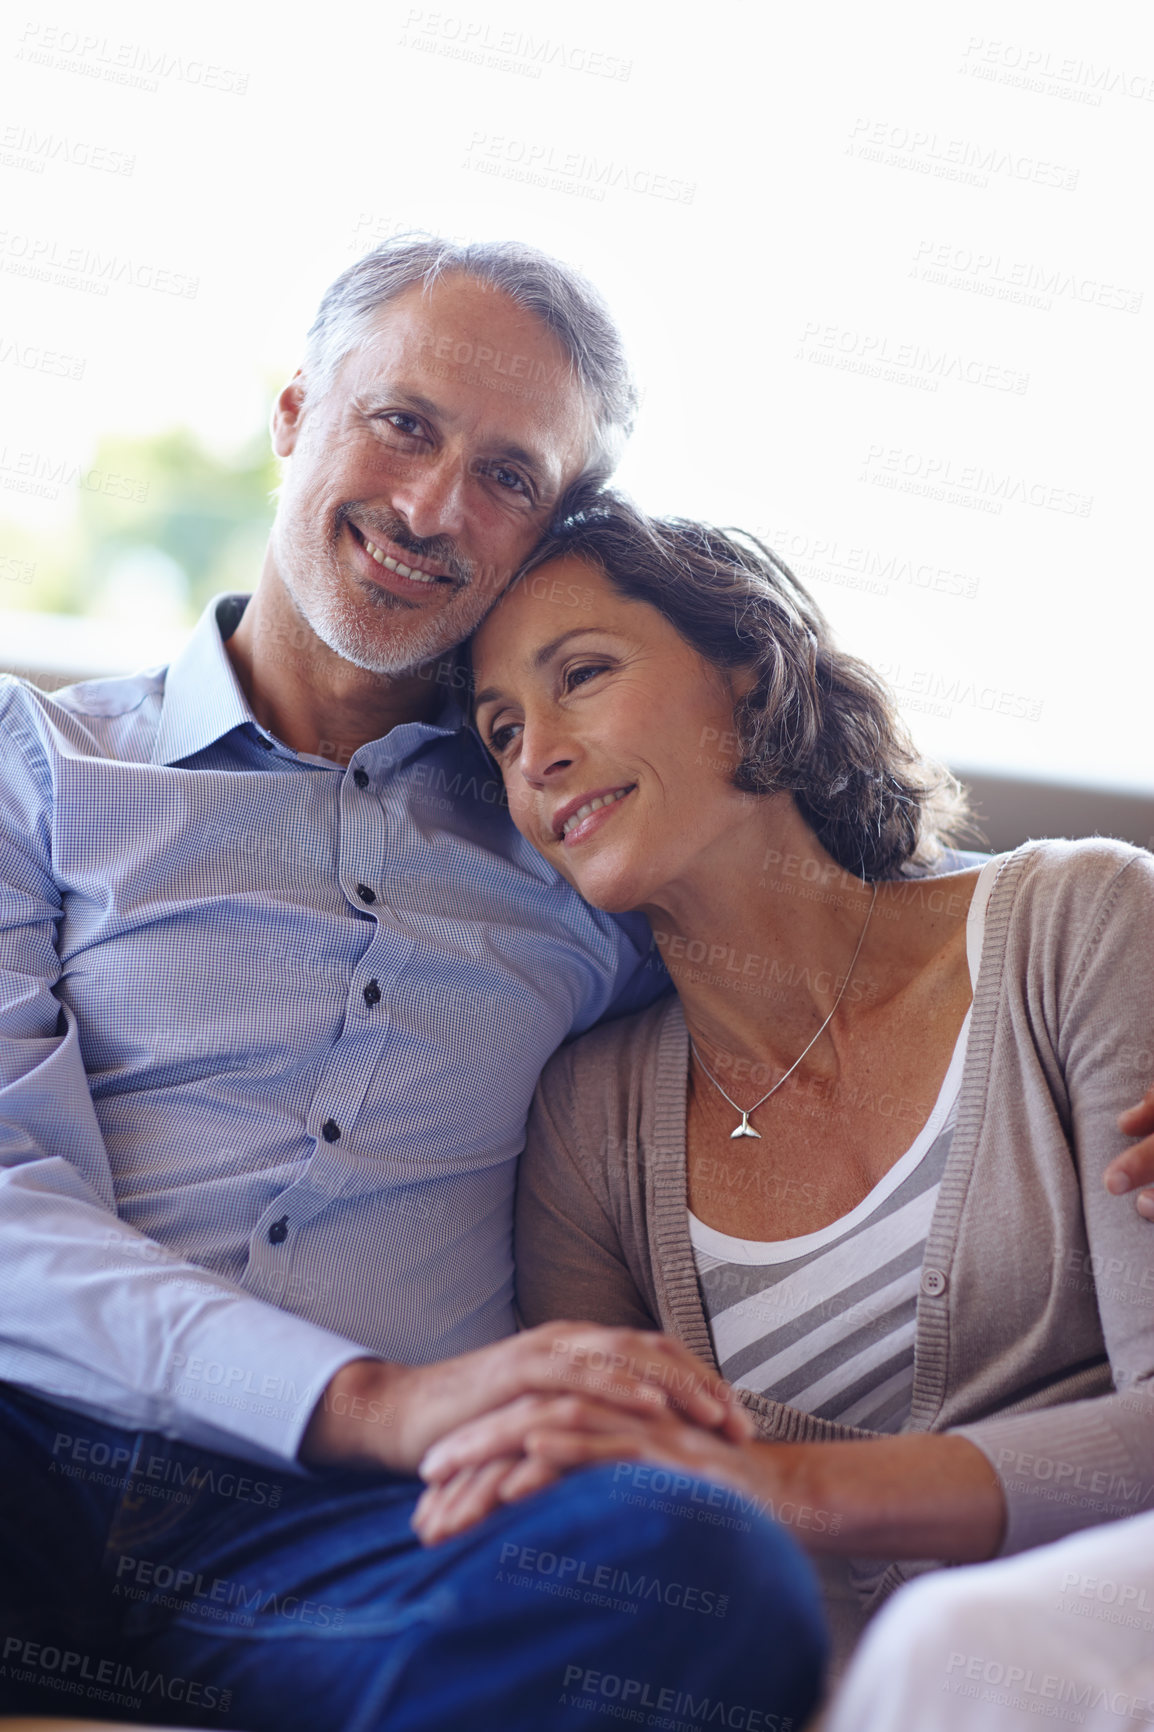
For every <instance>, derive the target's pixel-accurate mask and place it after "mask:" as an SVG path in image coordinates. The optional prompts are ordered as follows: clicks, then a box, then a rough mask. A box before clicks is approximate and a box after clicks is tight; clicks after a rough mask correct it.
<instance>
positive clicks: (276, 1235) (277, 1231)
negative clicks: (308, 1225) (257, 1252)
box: [268, 1215, 288, 1245]
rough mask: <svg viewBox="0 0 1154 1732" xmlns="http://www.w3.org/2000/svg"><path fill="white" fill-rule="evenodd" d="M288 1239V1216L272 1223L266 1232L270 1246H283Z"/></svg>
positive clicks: (283, 1216)
mask: <svg viewBox="0 0 1154 1732" xmlns="http://www.w3.org/2000/svg"><path fill="white" fill-rule="evenodd" d="M287 1238H288V1216H287V1215H282V1216H281V1218H280V1220H279V1221H274V1222H273V1224H272V1226H271V1227H270V1228H269V1230H268V1242H269V1244H270V1245H283V1244H284V1242H285V1240H286V1239H287Z"/></svg>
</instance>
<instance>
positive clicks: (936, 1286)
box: [922, 1269, 948, 1299]
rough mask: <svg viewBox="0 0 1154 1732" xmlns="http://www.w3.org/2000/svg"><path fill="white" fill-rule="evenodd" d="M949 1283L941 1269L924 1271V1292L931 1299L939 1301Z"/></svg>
mask: <svg viewBox="0 0 1154 1732" xmlns="http://www.w3.org/2000/svg"><path fill="white" fill-rule="evenodd" d="M947 1285H948V1283H947V1281H946V1277H945V1276H944V1275H943V1273H942V1271H941V1270H940V1269H923V1270H922V1292H923V1293H924V1294H925V1295H926V1297H927V1298H929V1299H939V1298H940V1297H941V1295H942V1294H943V1293H944V1292H945V1290H946V1287H947Z"/></svg>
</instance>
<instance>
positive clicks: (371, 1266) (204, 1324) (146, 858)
mask: <svg viewBox="0 0 1154 1732" xmlns="http://www.w3.org/2000/svg"><path fill="white" fill-rule="evenodd" d="M242 610H243V598H236V597H225V598H222V599H220V600H218V601H217V602H214V603H213V604H212V605H211V606H210V607H209V609H208V610H207V611H206V613H205V615H204V617H203V618H202V620H201V622H200V624H199V626H198V627H197V629H196V631H195V633H194V635H193V637H192V638H191V640H190V642H189V644H188V646H187V648H186V650H185V652H184V653H183V654H182V655H181V656H180V657H179V659H178V660H176V661H175V662H174V663H173V664H172V666H171V667H170V668H168V669H167V670H164V669H162V670H160V671H152V672H147V673H144V674H141V675H138V676H135V677H133V678H131V679H118V680H98V681H94V682H92V683H89V684H86V685H80V686H75V687H72V688H70V689H69V690H68V691H66V692H59V693H56V694H55V695H54V696H52V697H48V696H45V695H44V694H43V693H41V692H38V691H35V690H34V689H32V688H31V687H29V686H26V685H23V684H21V683H19V682H17V681H14V680H2V681H0V728H2V731H3V759H2V761H0V1378H3V1379H5V1380H7V1381H9V1382H11V1383H15V1384H18V1385H21V1386H23V1387H25V1388H28V1389H31V1390H34V1391H37V1392H39V1393H41V1394H44V1395H47V1396H49V1397H50V1398H52V1399H55V1400H58V1401H61V1402H63V1403H64V1404H66V1405H67V1406H69V1407H72V1408H75V1409H79V1410H80V1411H81V1412H84V1413H90V1414H92V1415H93V1416H95V1417H98V1418H102V1419H107V1420H109V1421H110V1422H112V1423H115V1424H118V1425H123V1426H129V1427H142V1428H149V1429H155V1430H159V1431H162V1432H166V1433H168V1434H169V1435H173V1436H181V1437H184V1438H187V1439H188V1440H190V1441H192V1442H201V1443H203V1444H205V1445H206V1446H208V1447H211V1448H215V1449H225V1450H229V1451H231V1452H232V1453H234V1454H238V1455H243V1456H247V1457H249V1458H252V1459H256V1460H272V1461H276V1462H279V1463H281V1464H282V1465H283V1464H287V1463H289V1462H291V1461H292V1460H293V1458H294V1457H295V1455H296V1451H297V1448H298V1445H299V1442H300V1436H301V1432H302V1430H303V1428H304V1425H305V1423H306V1421H307V1419H308V1416H309V1413H310V1411H311V1409H312V1407H313V1405H314V1404H315V1402H316V1400H317V1398H318V1396H319V1394H320V1392H321V1390H322V1389H323V1388H324V1385H325V1384H326V1383H327V1381H328V1380H329V1378H330V1377H331V1376H332V1375H333V1373H334V1372H335V1371H336V1370H337V1369H338V1368H339V1367H340V1366H341V1365H342V1364H344V1363H346V1362H347V1361H348V1360H349V1359H350V1358H351V1357H354V1356H355V1354H356V1353H359V1352H366V1351H367V1352H369V1353H372V1354H378V1355H381V1356H382V1357H384V1358H386V1359H394V1360H399V1361H402V1362H405V1363H409V1364H416V1363H424V1362H428V1361H431V1360H435V1359H441V1358H445V1357H448V1356H450V1355H453V1354H457V1353H462V1352H465V1351H467V1350H468V1349H470V1348H474V1347H479V1346H482V1345H483V1344H485V1343H486V1342H490V1341H494V1340H496V1339H498V1338H499V1337H500V1336H503V1335H505V1334H508V1333H509V1332H510V1331H511V1330H512V1329H513V1327H514V1316H513V1280H512V1276H513V1265H512V1244H511V1241H512V1192H513V1183H514V1176H515V1166H516V1159H517V1156H518V1154H519V1152H520V1150H521V1147H522V1144H523V1132H524V1124H525V1116H526V1112H527V1109H528V1106H529V1101H530V1099H531V1096H532V1094H533V1090H534V1087H535V1085H536V1082H537V1077H538V1073H539V1072H540V1070H541V1067H542V1066H543V1065H544V1063H545V1061H546V1060H547V1059H548V1057H549V1056H550V1054H551V1053H552V1052H553V1051H554V1049H555V1048H556V1047H557V1046H558V1045H559V1044H560V1043H561V1042H562V1041H563V1040H565V1039H567V1038H568V1037H569V1036H570V1035H573V1034H575V1033H578V1032H580V1031H582V1030H584V1029H586V1028H589V1027H590V1026H591V1025H592V1024H593V1023H594V1022H596V1021H597V1020H598V1019H599V1018H600V1017H601V1016H602V1015H603V1014H604V1013H605V1012H606V1011H613V1012H614V1013H621V1012H624V1011H626V1010H631V1009H634V1008H637V1007H638V1006H640V1005H642V1004H644V1003H646V1002H648V1001H649V1000H650V999H651V998H653V997H654V995H655V994H656V993H657V992H658V991H660V990H661V989H662V988H663V987H664V986H665V985H666V984H667V980H666V977H665V976H664V974H663V972H662V971H660V970H659V969H657V968H655V967H653V966H649V967H647V966H646V955H647V952H648V949H649V931H648V927H647V926H646V925H645V923H644V921H642V920H640V919H637V918H635V917H627V918H624V919H618V918H614V917H611V916H608V915H605V914H601V913H599V912H597V911H596V910H594V909H592V908H589V907H588V906H587V905H586V904H585V903H583V902H582V901H581V900H580V899H579V898H578V897H577V896H576V894H575V893H574V892H573V891H572V890H571V889H570V888H569V886H568V885H567V884H566V883H565V882H564V880H563V879H561V878H560V877H559V875H558V874H557V873H556V872H554V871H553V869H552V868H551V867H550V866H548V865H547V864H546V863H545V862H544V861H543V860H542V859H541V858H540V856H539V855H538V854H537V853H536V852H535V851H534V850H533V849H532V848H530V847H529V845H528V844H527V843H526V842H524V841H523V840H522V838H521V837H520V836H519V835H518V834H517V832H516V830H515V829H514V828H513V825H512V823H511V822H510V820H509V817H508V814H507V812H506V810H505V809H504V805H503V801H502V794H501V786H500V782H499V780H498V779H497V778H496V776H495V774H494V771H493V769H492V766H491V765H490V763H489V760H488V759H487V757H486V756H485V754H484V752H483V751H482V749H481V747H480V744H479V743H478V741H477V739H476V737H475V735H474V734H473V733H472V732H471V730H470V729H468V728H467V726H466V725H465V720H464V717H463V714H462V712H461V710H460V708H459V706H458V704H457V702H456V700H455V698H454V695H453V693H452V692H451V691H450V690H449V689H448V688H446V693H445V702H444V704H443V706H442V709H441V713H440V714H439V715H438V718H437V720H436V721H435V722H433V723H430V724H424V723H415V722H414V723H407V724H405V725H403V726H400V727H397V728H394V729H393V730H392V731H391V732H390V733H389V734H388V735H386V736H385V738H384V739H380V740H375V741H373V742H372V743H371V744H369V745H367V746H364V747H362V748H361V750H359V751H358V752H357V753H356V754H355V756H354V757H353V758H352V760H351V762H350V763H349V764H348V765H347V766H341V765H339V764H335V763H332V762H329V761H327V760H325V759H323V758H315V757H308V756H305V755H303V754H297V753H295V752H293V751H292V750H290V749H289V748H288V747H287V746H284V745H282V744H281V743H280V742H278V741H277V740H275V739H274V738H272V736H270V735H269V734H267V733H266V732H265V731H264V730H263V729H262V728H261V727H260V726H259V724H258V723H257V722H256V720H255V719H254V717H253V714H252V711H251V709H250V708H249V705H248V703H247V701H246V699H245V696H244V693H243V691H242V690H241V688H240V685H239V684H238V682H237V679H236V676H235V674H234V672H233V669H232V666H231V663H230V661H229V659H228V655H227V652H226V650H225V648H224V645H223V641H222V635H221V633H222V628H223V631H224V634H225V635H226V636H227V635H228V633H229V631H230V630H231V629H233V628H234V627H235V623H236V621H237V619H239V617H240V613H241V611H242Z"/></svg>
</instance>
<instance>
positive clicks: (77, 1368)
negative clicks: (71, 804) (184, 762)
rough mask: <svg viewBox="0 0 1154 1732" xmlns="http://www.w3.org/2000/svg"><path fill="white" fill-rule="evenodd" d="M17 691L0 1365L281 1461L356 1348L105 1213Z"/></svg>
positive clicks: (45, 796) (4, 836) (9, 743)
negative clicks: (64, 998)
mask: <svg viewBox="0 0 1154 1732" xmlns="http://www.w3.org/2000/svg"><path fill="white" fill-rule="evenodd" d="M19 691H20V688H19V687H18V686H9V688H8V693H7V694H6V698H5V695H4V694H3V692H2V690H0V727H2V728H3V732H4V735H5V746H6V751H5V763H4V767H3V772H2V774H0V1376H3V1377H4V1378H5V1379H6V1380H7V1381H8V1382H10V1383H14V1384H17V1385H19V1386H20V1387H22V1388H24V1389H27V1390H31V1391H32V1392H34V1393H36V1394H39V1395H42V1396H44V1397H46V1398H47V1399H49V1400H53V1401H58V1402H60V1403H62V1404H63V1405H64V1406H67V1407H69V1408H73V1409H76V1410H79V1411H81V1412H84V1413H86V1414H88V1415H89V1416H90V1417H93V1418H97V1419H100V1420H103V1421H105V1422H106V1423H108V1424H112V1425H118V1426H123V1427H127V1428H131V1429H143V1430H153V1431H159V1432H162V1433H164V1434H165V1435H167V1436H170V1437H180V1438H183V1439H185V1440H187V1441H189V1442H192V1443H198V1444H202V1445H204V1446H205V1447H207V1448H211V1449H215V1450H221V1451H225V1452H227V1453H230V1454H233V1455H239V1456H243V1457H246V1458H249V1459H252V1460H256V1461H260V1462H263V1463H272V1464H275V1465H278V1466H287V1467H289V1468H293V1467H297V1466H298V1464H297V1462H296V1459H295V1458H296V1453H297V1450H298V1448H299V1445H300V1439H301V1436H302V1433H303V1431H304V1428H305V1425H306V1424H307V1422H308V1419H309V1416H310V1414H311V1412H312V1409H313V1407H314V1406H315V1404H316V1402H317V1400H318V1399H319V1397H320V1395H321V1393H322V1391H323V1389H324V1387H325V1385H326V1384H327V1382H328V1381H329V1379H330V1378H331V1377H332V1375H333V1374H334V1372H336V1371H337V1370H338V1369H339V1367H340V1366H341V1365H344V1364H347V1363H348V1362H349V1361H350V1360H351V1359H354V1358H358V1357H361V1356H362V1355H363V1351H364V1350H363V1349H360V1348H357V1347H356V1346H355V1345H354V1344H353V1343H351V1342H349V1341H346V1340H344V1339H343V1338H342V1337H340V1336H339V1335H336V1334H333V1333H331V1332H330V1331H328V1330H326V1329H322V1328H318V1327H317V1326H316V1325H314V1324H311V1323H309V1322H307V1321H305V1320H304V1319H301V1318H298V1317H294V1316H292V1315H291V1314H290V1313H288V1312H285V1311H282V1310H280V1309H279V1308H278V1307H276V1306H274V1305H269V1304H266V1303H265V1302H264V1301H262V1300H259V1299H256V1298H254V1297H252V1296H251V1295H250V1294H247V1293H245V1292H244V1291H243V1289H241V1288H239V1287H237V1286H235V1285H233V1284H231V1283H230V1282H228V1281H224V1280H222V1279H220V1278H219V1277H217V1276H215V1275H213V1274H212V1273H211V1272H210V1271H208V1270H206V1269H203V1268H201V1267H199V1266H198V1265H196V1264H194V1263H191V1262H188V1261H187V1260H185V1259H183V1258H181V1257H179V1256H177V1255H176V1254H174V1253H172V1252H170V1251H169V1250H167V1249H166V1248H165V1247H164V1246H162V1245H160V1244H157V1243H156V1242H154V1241H152V1240H150V1239H147V1238H146V1237H145V1236H144V1235H143V1234H141V1233H138V1232H136V1231H135V1230H134V1229H133V1228H131V1227H129V1226H128V1225H127V1224H126V1223H125V1222H123V1221H121V1220H120V1219H119V1217H118V1215H117V1212H116V1193H115V1186H114V1182H113V1175H112V1172H111V1168H110V1164H109V1160H108V1153H107V1150H106V1148H105V1145H104V1140H103V1137H102V1135H101V1132H100V1126H99V1123H98V1120H97V1115H96V1111H95V1108H94V1106H93V1101H92V1096H91V1093H90V1090H89V1087H88V1079H87V1076H86V1074H85V1069H84V1062H83V1058H82V1056H81V1051H80V1039H79V1030H78V1029H77V1026H76V1020H75V1017H74V1016H73V1015H72V1013H71V1011H70V1010H69V1009H68V1008H67V1007H66V1006H65V1005H63V1004H62V1003H61V1001H60V999H59V998H58V997H57V996H56V994H55V992H54V988H55V987H56V985H57V983H58V982H59V980H60V977H61V965H60V959H59V956H58V954H57V949H56V939H57V930H58V926H59V921H60V918H61V913H62V905H61V898H60V894H59V890H58V888H57V885H56V883H55V880H54V878H53V874H52V840H51V827H50V813H51V764H50V761H49V759H48V758H47V756H46V754H45V752H44V749H43V745H42V743H41V741H40V740H39V738H38V736H37V734H36V731H35V730H34V729H33V728H31V727H30V726H29V724H28V721H27V719H26V718H25V717H23V716H22V715H21V714H20V706H19V703H18V699H17V698H16V696H15V695H14V694H18V693H19Z"/></svg>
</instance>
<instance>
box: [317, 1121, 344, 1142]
mask: <svg viewBox="0 0 1154 1732" xmlns="http://www.w3.org/2000/svg"><path fill="white" fill-rule="evenodd" d="M340 1135H341V1127H340V1125H338V1124H337V1122H336V1120H335V1119H326V1120H325V1122H324V1124H323V1125H322V1126H321V1136H322V1137H323V1138H324V1139H325V1142H326V1143H335V1142H339V1140H340Z"/></svg>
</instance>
